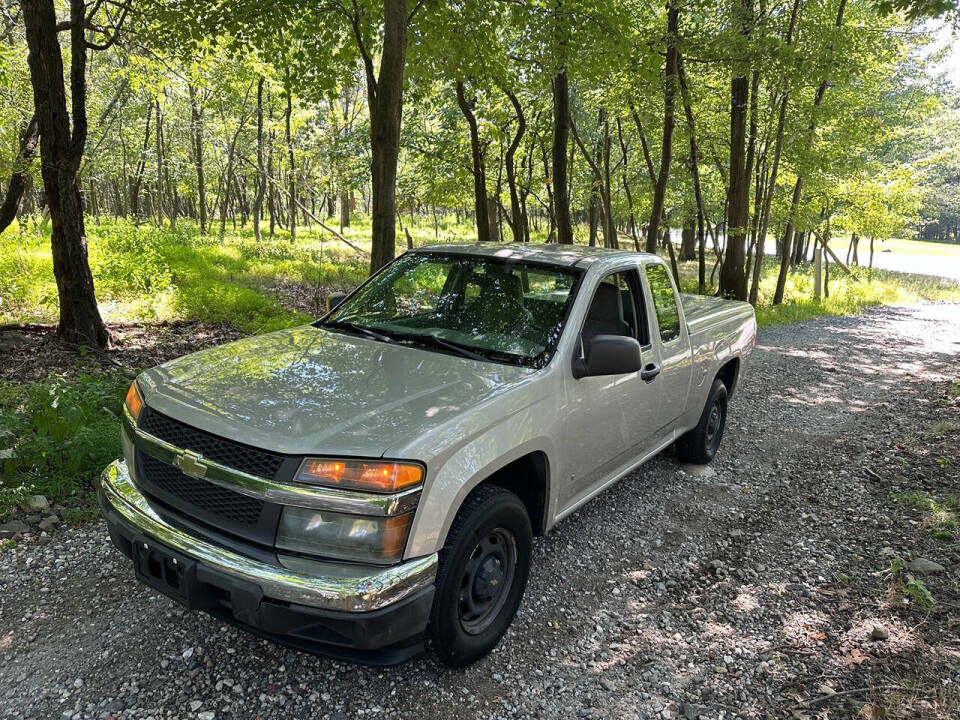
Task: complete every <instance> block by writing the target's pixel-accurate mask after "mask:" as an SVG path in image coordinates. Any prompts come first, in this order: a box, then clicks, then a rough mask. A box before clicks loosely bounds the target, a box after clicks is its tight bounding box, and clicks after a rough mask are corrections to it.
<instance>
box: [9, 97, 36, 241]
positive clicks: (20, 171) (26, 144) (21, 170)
mask: <svg viewBox="0 0 960 720" xmlns="http://www.w3.org/2000/svg"><path fill="white" fill-rule="evenodd" d="M39 139H40V130H39V123H38V122H37V114H36V113H34V114H33V116H32V117H31V118H30V122H28V123H27V127H26V128H24V130H23V132H22V133H21V135H20V150H19V152H18V153H17V159H16V160H14V163H13V171H12V172H11V173H10V180H9V181H8V182H7V192H6V193H5V194H4V196H3V203H2V204H0V232H3V231H4V230H5V229H6V228H7V226H9V225H10V223H12V222H13V221H14V219H15V218H16V217H17V212H18V211H19V210H20V200H21V198H22V197H23V191H24V189H25V188H26V187H27V178H28V177H29V176H30V173H29V172H28V171H29V169H30V162H31V161H32V160H33V154H34V151H35V150H36V148H37V142H38V141H39Z"/></svg>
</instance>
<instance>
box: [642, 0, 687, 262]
mask: <svg viewBox="0 0 960 720" xmlns="http://www.w3.org/2000/svg"><path fill="white" fill-rule="evenodd" d="M679 24H680V11H679V9H678V8H677V7H676V0H674V1H673V2H671V1H670V0H668V1H667V67H666V76H665V77H664V83H663V143H662V145H661V153H660V173H659V175H657V185H656V189H655V190H654V193H653V209H652V210H651V211H650V225H649V227H648V228H647V246H646V251H647V252H648V253H654V252H656V251H657V232H658V230H659V228H660V220H661V218H662V216H663V206H664V203H665V201H666V196H667V182H668V181H669V180H670V161H671V160H672V158H673V126H674V115H675V113H674V106H675V104H676V92H677V91H676V78H677V58H678V56H679V53H678V52H677V33H678V29H679Z"/></svg>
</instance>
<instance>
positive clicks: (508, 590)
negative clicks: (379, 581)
mask: <svg viewBox="0 0 960 720" xmlns="http://www.w3.org/2000/svg"><path fill="white" fill-rule="evenodd" d="M532 550H533V533H532V531H531V529H530V518H529V516H528V515H527V510H526V508H525V507H524V505H523V502H521V500H520V498H518V497H517V496H516V495H514V494H513V493H512V492H510V491H508V490H505V489H504V488H501V487H497V486H495V485H481V486H480V487H478V488H476V489H475V490H474V491H473V492H471V493H470V495H468V496H467V499H466V500H465V501H464V503H463V506H462V507H461V508H460V511H459V512H458V513H457V517H456V518H455V519H454V521H453V525H452V526H451V527H450V532H449V533H448V534H447V541H446V543H445V544H444V546H443V549H442V550H441V551H440V560H439V564H438V566H437V580H436V593H435V594H434V599H433V608H432V610H431V613H430V624H429V627H428V628H427V646H428V649H429V650H430V653H431V655H433V656H434V657H435V659H436V660H437V661H438V662H440V663H442V664H443V665H446V666H447V667H452V668H462V667H466V666H467V665H470V664H471V663H474V662H476V661H477V660H479V659H480V658H482V657H483V656H484V655H486V654H487V653H489V652H490V651H491V650H492V649H493V648H494V647H495V646H496V645H497V643H498V642H500V638H501V637H503V634H504V633H505V632H506V631H507V628H508V627H509V626H510V622H511V621H512V620H513V617H514V615H516V612H517V608H518V607H519V606H520V600H521V599H522V598H523V591H524V590H525V589H526V586H527V576H528V574H529V571H530V557H531V554H532Z"/></svg>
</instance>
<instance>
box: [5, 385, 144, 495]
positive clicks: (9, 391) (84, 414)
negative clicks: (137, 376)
mask: <svg viewBox="0 0 960 720" xmlns="http://www.w3.org/2000/svg"><path fill="white" fill-rule="evenodd" d="M129 383H130V378H129V377H126V376H124V375H121V374H119V373H107V374H99V375H77V376H72V377H69V378H67V377H63V376H51V377H50V378H48V379H47V380H45V381H42V382H29V383H24V384H14V383H10V382H2V383H0V444H2V445H3V446H4V448H3V449H4V450H6V451H8V452H6V453H4V455H9V457H7V458H6V459H5V460H3V461H2V468H0V469H2V475H0V514H2V513H3V512H5V511H7V510H8V509H9V508H10V507H11V506H13V505H14V504H16V503H17V502H18V501H20V500H21V499H22V498H23V496H24V495H27V494H32V493H40V494H43V495H46V496H47V497H48V498H50V499H51V500H54V501H58V502H71V503H72V502H75V501H76V500H77V498H78V497H79V496H81V495H82V494H84V491H85V490H86V489H87V488H88V487H89V484H90V482H91V480H92V479H93V478H95V476H96V474H97V473H98V472H99V471H100V470H102V469H103V468H104V467H105V466H106V465H107V464H108V463H109V462H110V461H111V460H113V459H114V458H116V457H117V456H118V455H119V454H120V435H119V429H120V424H119V417H120V410H121V404H122V402H123V396H124V393H125V391H126V388H127V386H128V385H129Z"/></svg>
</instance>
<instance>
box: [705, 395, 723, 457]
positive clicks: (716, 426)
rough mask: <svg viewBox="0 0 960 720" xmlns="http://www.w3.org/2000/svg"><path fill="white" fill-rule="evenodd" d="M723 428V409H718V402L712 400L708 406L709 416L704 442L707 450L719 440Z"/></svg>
mask: <svg viewBox="0 0 960 720" xmlns="http://www.w3.org/2000/svg"><path fill="white" fill-rule="evenodd" d="M722 428H723V408H722V407H720V401H719V400H714V401H713V405H711V406H710V415H709V416H707V431H706V433H705V435H706V441H707V448H708V449H711V448H713V446H714V444H715V443H716V442H717V440H719V438H720V430H721V429H722Z"/></svg>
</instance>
